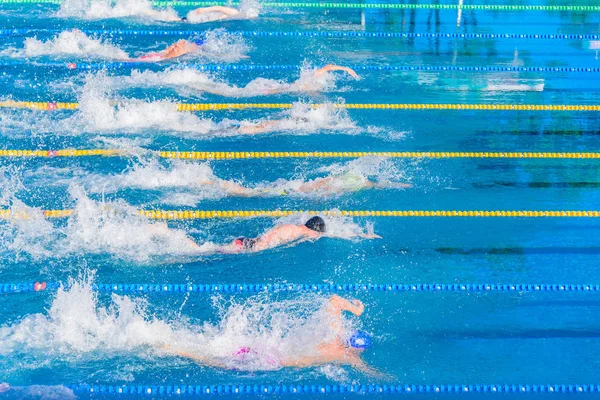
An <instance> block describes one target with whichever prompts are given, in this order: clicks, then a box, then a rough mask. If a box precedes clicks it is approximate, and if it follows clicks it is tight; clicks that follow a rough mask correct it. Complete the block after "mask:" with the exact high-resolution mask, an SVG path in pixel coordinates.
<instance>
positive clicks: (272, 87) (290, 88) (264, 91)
mask: <svg viewBox="0 0 600 400" xmlns="http://www.w3.org/2000/svg"><path fill="white" fill-rule="evenodd" d="M335 82H336V76H335V75H334V74H332V73H327V74H323V75H321V76H316V75H315V69H313V68H303V69H302V70H301V71H300V77H299V78H298V79H297V80H296V81H294V82H292V83H288V82H285V81H282V80H275V79H265V78H256V79H253V80H252V81H250V82H249V83H248V84H246V85H245V86H243V87H240V86H236V85H232V84H229V83H227V82H225V81H223V80H221V79H219V78H217V77H215V76H213V75H211V74H208V73H205V72H201V71H197V70H195V69H192V68H184V69H169V70H166V71H160V72H153V71H138V70H134V71H132V73H131V75H130V76H113V77H109V78H107V84H108V85H110V86H111V87H112V88H115V89H119V88H125V87H146V88H148V87H164V86H170V87H173V88H174V89H175V90H177V92H178V93H179V94H181V95H185V96H200V95H202V94H203V93H211V94H216V95H219V96H226V97H238V98H242V97H254V96H265V95H270V94H281V93H298V92H308V93H312V92H315V93H316V92H327V91H331V90H333V89H335Z"/></svg>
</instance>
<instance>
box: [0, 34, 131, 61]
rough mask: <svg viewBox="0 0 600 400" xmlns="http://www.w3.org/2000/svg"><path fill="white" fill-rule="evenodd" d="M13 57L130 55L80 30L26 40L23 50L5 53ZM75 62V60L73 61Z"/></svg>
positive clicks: (114, 56) (118, 58)
mask: <svg viewBox="0 0 600 400" xmlns="http://www.w3.org/2000/svg"><path fill="white" fill-rule="evenodd" d="M3 53H4V54H5V55H9V56H11V57H17V58H22V57H40V56H56V57H67V56H68V57H77V58H89V59H111V60H125V59H128V58H129V55H128V54H127V53H126V52H125V51H123V50H121V49H120V48H119V47H117V46H115V45H113V44H111V43H110V42H109V41H108V40H102V39H94V38H90V37H88V36H87V35H86V34H85V33H83V32H81V31H79V30H76V29H75V30H70V31H63V32H61V33H60V34H59V35H58V36H56V37H55V38H53V39H48V40H47V41H41V40H38V39H36V38H27V39H25V46H24V48H23V49H20V50H19V49H9V50H8V51H4V52H3ZM72 61H75V60H72Z"/></svg>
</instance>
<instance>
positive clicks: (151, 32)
mask: <svg viewBox="0 0 600 400" xmlns="http://www.w3.org/2000/svg"><path fill="white" fill-rule="evenodd" d="M62 31H63V30H60V29H38V28H13V29H10V28H5V29H0V36H22V35H29V34H38V33H49V34H56V33H60V32H62ZM81 31H82V32H83V33H85V34H87V35H110V36H178V37H195V36H204V35H206V31H204V30H155V29H81ZM229 33H230V34H233V35H239V36H244V37H329V38H351V37H355V38H400V39H549V40H565V39H567V40H598V39H600V35H599V34H569V33H456V32H446V33H442V32H354V31H293V32H285V31H273V32H269V31H232V32H229Z"/></svg>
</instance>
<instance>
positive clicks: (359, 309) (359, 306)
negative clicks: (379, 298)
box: [348, 299, 365, 317]
mask: <svg viewBox="0 0 600 400" xmlns="http://www.w3.org/2000/svg"><path fill="white" fill-rule="evenodd" d="M350 303H351V304H352V306H353V307H352V309H350V310H348V311H350V312H351V313H352V314H354V315H356V316H357V317H360V316H361V315H362V314H363V313H364V312H365V305H364V304H363V302H362V301H360V300H358V299H354V300H351V301H350Z"/></svg>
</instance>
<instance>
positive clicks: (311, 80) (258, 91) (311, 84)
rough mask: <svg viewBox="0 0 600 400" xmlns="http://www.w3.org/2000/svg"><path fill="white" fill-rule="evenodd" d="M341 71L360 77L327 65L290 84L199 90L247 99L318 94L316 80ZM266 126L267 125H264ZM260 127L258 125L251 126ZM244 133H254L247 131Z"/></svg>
mask: <svg viewBox="0 0 600 400" xmlns="http://www.w3.org/2000/svg"><path fill="white" fill-rule="evenodd" d="M334 71H342V72H345V73H347V74H348V75H350V76H351V77H352V78H354V79H360V76H359V75H358V74H357V73H356V72H355V71H354V70H353V69H352V68H348V67H343V66H340V65H334V64H328V65H326V66H324V67H322V68H318V69H316V70H313V71H307V72H306V73H303V75H302V76H301V77H300V78H299V79H298V80H296V81H295V82H292V83H284V82H279V81H273V80H269V79H263V78H257V79H255V80H253V81H252V82H250V83H249V84H248V85H246V87H235V86H229V85H227V84H225V83H220V82H212V84H211V85H207V84H203V85H202V87H200V88H199V89H200V90H201V91H203V92H206V93H210V94H214V95H217V96H231V97H248V96H257V95H265V96H267V95H273V94H280V93H294V92H295V93H300V92H304V93H318V92H319V91H321V90H322V88H323V87H324V84H323V83H322V82H319V81H318V79H320V78H323V77H325V76H326V75H327V74H329V73H330V72H334ZM266 124H267V125H268V124H269V123H266ZM252 125H260V124H252ZM244 133H256V132H250V130H248V131H247V132H244Z"/></svg>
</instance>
